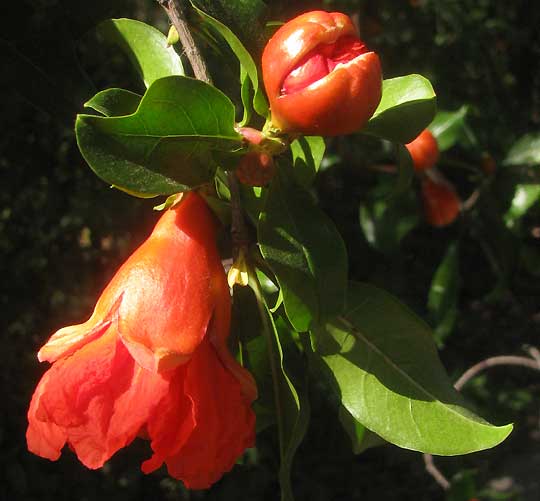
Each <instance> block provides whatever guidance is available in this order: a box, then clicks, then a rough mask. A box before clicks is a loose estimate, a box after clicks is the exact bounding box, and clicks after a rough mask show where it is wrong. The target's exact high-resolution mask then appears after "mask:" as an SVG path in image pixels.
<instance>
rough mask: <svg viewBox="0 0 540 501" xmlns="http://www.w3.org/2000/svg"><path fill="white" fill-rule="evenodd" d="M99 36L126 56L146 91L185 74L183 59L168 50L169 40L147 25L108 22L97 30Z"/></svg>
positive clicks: (131, 22) (130, 20)
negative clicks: (166, 78)
mask: <svg viewBox="0 0 540 501" xmlns="http://www.w3.org/2000/svg"><path fill="white" fill-rule="evenodd" d="M98 33H100V34H101V36H103V37H104V38H105V39H106V40H107V41H109V42H111V43H115V44H117V45H118V46H119V47H120V48H121V49H122V50H123V51H124V52H125V53H126V55H127V56H128V57H129V60H130V61H131V64H133V66H134V67H135V69H136V70H137V71H138V73H139V74H140V75H141V78H142V79H143V81H144V85H146V87H150V85H152V83H153V82H155V81H156V80H157V79H159V78H163V77H168V76H171V75H183V74H184V68H183V66H182V61H181V60H180V56H179V55H178V54H177V53H176V51H175V50H174V48H173V47H168V46H167V37H166V36H165V35H164V34H163V33H161V31H159V30H156V28H154V27H152V26H150V25H148V24H145V23H142V22H141V21H136V20H135V19H108V20H107V21H104V22H103V23H101V24H100V25H99V26H98Z"/></svg>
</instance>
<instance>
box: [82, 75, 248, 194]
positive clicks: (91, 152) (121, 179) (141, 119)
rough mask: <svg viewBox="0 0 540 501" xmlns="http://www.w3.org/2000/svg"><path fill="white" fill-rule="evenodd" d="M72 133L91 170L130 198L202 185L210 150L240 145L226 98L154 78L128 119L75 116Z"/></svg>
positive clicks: (184, 81)
mask: <svg viewBox="0 0 540 501" xmlns="http://www.w3.org/2000/svg"><path fill="white" fill-rule="evenodd" d="M75 132H76V135H77V142H78V145H79V149H80V150H81V153H82V155H83V157H84V159H85V160H86V161H87V162H88V164H89V165H90V167H91V168H92V170H93V171H94V172H95V173H96V174H97V175H98V176H99V177H101V178H102V179H103V180H105V181H106V182H108V183H110V184H112V185H114V186H116V187H118V188H120V189H122V190H124V191H127V192H128V193H131V194H134V195H135V196H152V195H171V194H173V193H177V192H180V191H185V190H186V189H189V188H190V187H193V186H197V185H200V184H202V183H205V182H208V181H209V180H211V179H212V177H213V175H214V171H215V162H214V161H213V159H212V152H213V151H218V152H219V151H220V150H222V151H227V150H231V149H234V148H236V147H239V145H240V142H241V137H240V135H239V134H238V133H237V132H236V131H235V130H234V106H233V104H232V103H231V101H230V100H229V98H228V97H227V96H225V95H224V94H223V93H221V92H220V91H219V90H218V89H216V88H215V87H212V86H210V85H207V84H205V83H203V82H201V81H198V80H194V79H191V78H186V77H167V78H162V79H160V80H156V81H155V82H154V83H153V84H152V86H151V87H150V88H149V89H148V90H147V92H146V94H145V95H144V97H143V98H142V100H141V103H140V105H139V107H138V109H137V111H136V112H135V113H133V114H132V115H128V116H122V117H98V116H93V115H79V116H78V117H77V121H76V124H75Z"/></svg>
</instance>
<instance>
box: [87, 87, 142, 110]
mask: <svg viewBox="0 0 540 501" xmlns="http://www.w3.org/2000/svg"><path fill="white" fill-rule="evenodd" d="M141 99H142V97H141V96H140V95H139V94H135V92H131V91H129V90H125V89H117V88H113V89H106V90H102V91H101V92H98V93H97V94H96V95H95V96H94V97H93V98H92V99H90V100H89V101H87V102H86V103H84V107H85V108H92V109H93V110H96V111H97V112H98V113H101V114H102V115H105V116H106V117H119V116H123V115H131V114H132V113H135V112H136V111H137V108H138V107H139V104H140V102H141Z"/></svg>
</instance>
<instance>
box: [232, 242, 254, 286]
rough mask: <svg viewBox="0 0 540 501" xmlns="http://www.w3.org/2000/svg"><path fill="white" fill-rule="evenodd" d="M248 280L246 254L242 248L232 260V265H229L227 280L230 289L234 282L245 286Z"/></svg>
mask: <svg viewBox="0 0 540 501" xmlns="http://www.w3.org/2000/svg"><path fill="white" fill-rule="evenodd" d="M248 280H249V277H248V269H247V264H246V256H245V254H244V250H243V249H240V251H239V252H238V257H237V258H236V259H235V260H234V262H233V265H232V266H231V267H230V269H229V273H228V274H227V282H228V283H229V287H230V288H231V289H232V288H233V286H234V285H235V284H236V285H241V286H242V287H245V286H246V285H247V284H248Z"/></svg>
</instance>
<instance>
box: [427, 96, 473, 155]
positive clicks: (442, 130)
mask: <svg viewBox="0 0 540 501" xmlns="http://www.w3.org/2000/svg"><path fill="white" fill-rule="evenodd" d="M468 111H469V108H468V107H467V106H462V107H461V108H459V110H457V111H442V110H440V111H439V112H438V113H437V115H436V116H435V119H434V120H433V122H432V123H431V125H430V126H429V129H430V131H431V132H432V133H433V135H434V136H435V138H436V139H437V144H438V146H439V150H440V151H446V150H448V149H450V148H451V147H452V146H454V145H455V144H456V143H458V142H460V141H461V140H462V139H464V138H466V137H467V136H466V133H467V128H466V123H465V117H466V115H467V112H468Z"/></svg>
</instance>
